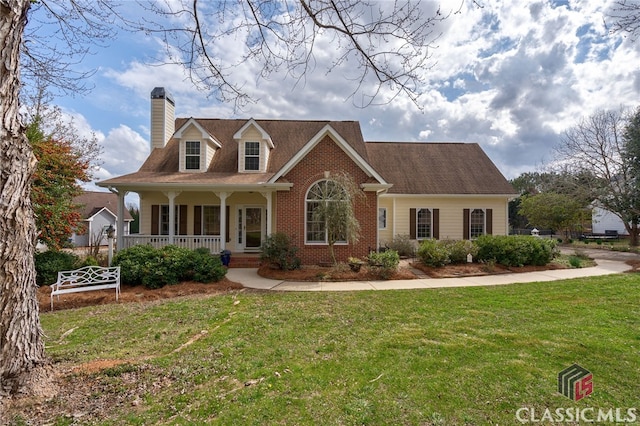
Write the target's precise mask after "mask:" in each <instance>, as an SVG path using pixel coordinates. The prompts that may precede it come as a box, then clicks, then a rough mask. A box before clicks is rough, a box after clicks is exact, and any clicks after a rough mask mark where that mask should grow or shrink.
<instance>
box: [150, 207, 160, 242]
mask: <svg viewBox="0 0 640 426" xmlns="http://www.w3.org/2000/svg"><path fill="white" fill-rule="evenodd" d="M159 232H160V206H159V205H158V204H154V205H152V206H151V235H158V234H159Z"/></svg>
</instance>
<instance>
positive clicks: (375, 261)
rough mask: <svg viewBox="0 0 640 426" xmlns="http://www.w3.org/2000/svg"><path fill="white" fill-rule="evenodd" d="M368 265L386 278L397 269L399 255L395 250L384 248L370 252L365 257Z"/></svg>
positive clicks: (381, 276)
mask: <svg viewBox="0 0 640 426" xmlns="http://www.w3.org/2000/svg"><path fill="white" fill-rule="evenodd" d="M367 260H368V262H369V267H370V268H371V269H372V270H373V271H374V272H375V273H376V275H378V276H379V277H380V278H382V279H384V280H386V279H389V278H391V276H392V275H393V274H394V273H395V272H396V271H397V270H398V264H399V263H400V256H399V255H398V252H397V251H395V250H391V249H390V250H385V251H383V252H379V253H377V252H371V253H369V256H368V257H367Z"/></svg>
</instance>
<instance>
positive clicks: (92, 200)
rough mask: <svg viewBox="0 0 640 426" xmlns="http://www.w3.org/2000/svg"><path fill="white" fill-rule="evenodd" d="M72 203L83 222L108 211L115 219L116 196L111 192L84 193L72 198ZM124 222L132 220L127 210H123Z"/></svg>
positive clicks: (116, 209)
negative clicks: (103, 211)
mask: <svg viewBox="0 0 640 426" xmlns="http://www.w3.org/2000/svg"><path fill="white" fill-rule="evenodd" d="M73 203H74V204H77V205H78V206H79V208H78V209H79V210H80V214H81V215H82V219H83V220H87V219H91V218H92V217H93V216H95V215H96V214H98V213H100V212H101V211H102V210H108V211H109V213H111V214H112V215H113V217H114V218H115V217H117V212H118V196H117V195H116V194H114V193H112V192H99V191H85V192H84V193H82V194H80V195H78V196H77V197H74V198H73ZM124 220H125V221H127V220H129V221H132V220H133V217H131V213H129V210H128V209H124Z"/></svg>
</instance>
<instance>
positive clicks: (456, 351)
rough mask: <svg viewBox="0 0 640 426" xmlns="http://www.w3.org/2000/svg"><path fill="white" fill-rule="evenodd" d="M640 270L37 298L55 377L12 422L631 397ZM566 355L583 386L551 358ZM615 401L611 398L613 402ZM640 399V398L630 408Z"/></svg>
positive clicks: (457, 420) (389, 419)
mask: <svg viewBox="0 0 640 426" xmlns="http://www.w3.org/2000/svg"><path fill="white" fill-rule="evenodd" d="M639 283H640V277H638V276H637V275H636V274H620V275H612V276H606V277H598V278H588V279H577V280H567V281H558V282H547V283H528V284H515V285H508V286H496V287H480V288H455V289H433V290H403V291H362V292H340V293H313V292H309V293H279V292H253V291H239V292H238V291H235V292H232V293H228V294H226V295H221V296H213V297H199V298H181V299H174V300H167V301H161V302H155V303H145V304H136V303H130V304H118V305H104V306H96V307H89V308H82V309H76V310H66V311H60V312H53V313H43V315H42V323H43V327H44V332H45V334H46V341H47V351H48V353H49V355H50V356H51V357H52V358H53V359H54V360H55V362H56V368H57V369H58V370H59V371H61V372H62V373H63V374H62V377H61V383H62V384H63V386H64V388H63V391H62V392H61V393H60V394H59V395H58V396H57V397H55V398H53V399H51V400H49V401H47V402H44V403H43V404H41V405H37V404H30V403H28V402H23V404H22V405H21V406H18V407H14V408H13V410H12V411H11V414H10V415H11V419H12V422H13V424H25V423H26V422H27V421H28V420H30V419H31V420H33V419H35V423H44V422H47V423H51V424H94V423H97V424H113V425H121V424H172V425H173V424H212V423H213V424H243V425H249V424H256V425H265V424H288V425H301V424H302V425H315V424H334V425H352V424H354V425H355V424H377V425H383V424H384V425H387V424H406V425H414V424H423V425H432V424H436V425H440V424H441V425H464V424H468V425H481V424H501V425H504V424H517V419H516V417H515V416H516V411H517V410H518V409H519V408H526V409H527V410H528V411H526V412H527V413H530V412H531V409H533V410H534V411H535V412H537V413H539V414H538V415H542V413H543V412H544V410H545V409H546V408H549V409H551V410H552V411H554V410H555V409H556V408H559V407H578V408H588V407H596V411H597V409H598V408H603V409H610V408H612V409H614V410H615V409H616V408H621V409H623V410H627V409H628V408H632V407H637V406H638V405H639V404H638V392H637V390H638V383H640V369H638V365H639V364H640V289H639ZM574 363H577V364H579V365H580V366H582V367H584V368H586V369H588V370H589V371H590V372H591V373H592V374H593V383H594V388H593V394H591V395H590V396H588V397H586V398H584V399H582V400H580V401H577V402H575V401H572V400H570V399H568V398H566V397H565V396H563V395H560V394H559V393H558V392H557V374H558V373H559V372H560V371H561V370H563V369H564V368H566V367H568V366H570V365H572V364H574ZM625 412H626V411H623V414H624V413H625ZM639 414H640V413H639Z"/></svg>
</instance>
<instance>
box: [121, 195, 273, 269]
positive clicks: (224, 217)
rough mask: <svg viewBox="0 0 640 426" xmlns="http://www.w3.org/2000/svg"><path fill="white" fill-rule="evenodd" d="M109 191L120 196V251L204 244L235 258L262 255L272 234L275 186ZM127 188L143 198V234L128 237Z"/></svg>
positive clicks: (197, 246)
mask: <svg viewBox="0 0 640 426" xmlns="http://www.w3.org/2000/svg"><path fill="white" fill-rule="evenodd" d="M109 189H110V190H111V191H112V192H114V193H116V194H117V195H118V215H117V216H118V217H117V222H116V225H117V226H116V231H117V232H116V247H117V249H126V248H129V247H133V246H136V245H147V244H148V245H151V246H153V247H156V248H160V247H164V246H167V245H177V246H180V247H185V248H189V249H197V248H202V247H204V248H206V249H208V250H209V251H210V252H211V253H213V254H218V253H220V252H222V251H224V250H229V251H231V252H232V253H233V254H235V256H234V257H236V258H237V257H238V255H239V254H241V253H248V254H251V253H259V252H260V247H261V245H262V242H263V241H264V239H265V237H266V236H267V235H269V234H271V233H272V232H273V231H272V229H273V227H274V220H273V218H274V214H273V211H274V208H275V206H274V204H275V197H274V193H275V188H268V189H266V188H256V187H250V188H240V189H239V188H234V190H227V191H218V190H216V188H208V189H206V190H205V189H203V188H195V189H194V188H188V189H185V190H175V191H153V190H145V189H138V188H135V189H136V190H133V189H134V188H127V190H125V189H123V188H113V187H110V188H109ZM129 192H136V193H137V194H138V195H139V197H140V205H139V212H140V233H139V234H130V235H125V234H124V221H123V220H122V217H123V216H124V215H123V213H124V209H125V200H124V198H125V196H126V195H127V194H128V193H129Z"/></svg>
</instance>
